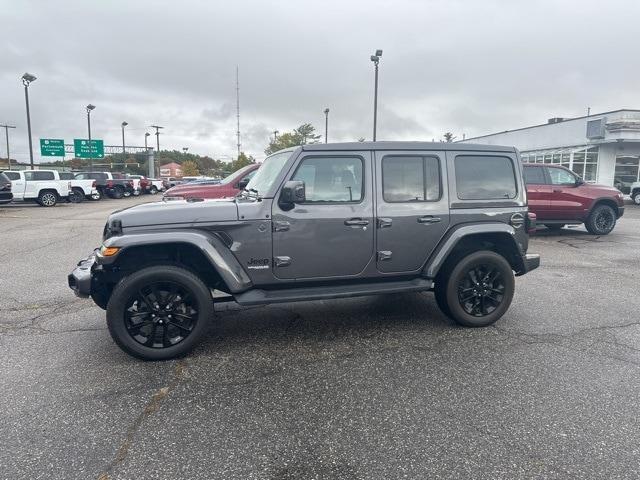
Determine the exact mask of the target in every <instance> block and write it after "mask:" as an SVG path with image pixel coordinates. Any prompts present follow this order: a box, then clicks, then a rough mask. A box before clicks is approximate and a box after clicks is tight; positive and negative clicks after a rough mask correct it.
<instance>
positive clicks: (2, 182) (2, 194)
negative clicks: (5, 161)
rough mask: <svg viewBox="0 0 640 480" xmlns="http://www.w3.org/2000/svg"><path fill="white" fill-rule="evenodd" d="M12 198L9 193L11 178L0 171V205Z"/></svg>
mask: <svg viewBox="0 0 640 480" xmlns="http://www.w3.org/2000/svg"><path fill="white" fill-rule="evenodd" d="M11 200H13V193H11V180H9V177H7V176H6V175H5V174H4V173H1V172H0V205H2V204H4V203H9V202H10V201H11Z"/></svg>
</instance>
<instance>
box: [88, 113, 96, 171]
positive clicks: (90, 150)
mask: <svg viewBox="0 0 640 480" xmlns="http://www.w3.org/2000/svg"><path fill="white" fill-rule="evenodd" d="M95 108H96V106H95V105H91V104H89V105H87V134H88V135H89V170H93V150H92V149H91V111H92V110H95Z"/></svg>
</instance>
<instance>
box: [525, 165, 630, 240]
mask: <svg viewBox="0 0 640 480" xmlns="http://www.w3.org/2000/svg"><path fill="white" fill-rule="evenodd" d="M524 179H525V183H526V184H527V196H528V198H529V209H530V210H531V211H532V212H533V213H535V214H536V217H537V221H538V223H542V224H544V225H545V226H546V227H547V228H549V229H551V230H559V229H561V228H562V227H564V226H565V225H571V224H573V225H575V224H581V223H584V225H585V227H586V228H587V230H588V231H589V233H591V234H593V235H606V234H608V233H609V232H611V231H612V230H613V228H614V227H615V226H616V221H617V220H618V218H620V217H621V216H622V215H623V214H624V200H623V197H622V193H621V192H620V191H619V190H617V189H616V188H613V187H607V186H605V185H594V184H589V183H585V182H584V181H583V180H582V179H581V178H580V177H579V176H577V175H576V174H575V173H573V172H572V171H571V170H569V169H568V168H565V167H562V166H560V165H546V164H540V163H525V164H524Z"/></svg>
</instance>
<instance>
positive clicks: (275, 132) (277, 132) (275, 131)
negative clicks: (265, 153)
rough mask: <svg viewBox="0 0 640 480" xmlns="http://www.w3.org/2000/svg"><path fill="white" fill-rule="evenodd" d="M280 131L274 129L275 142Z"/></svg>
mask: <svg viewBox="0 0 640 480" xmlns="http://www.w3.org/2000/svg"><path fill="white" fill-rule="evenodd" d="M279 133H280V132H279V131H278V130H274V131H273V142H274V143H275V142H277V141H278V134H279Z"/></svg>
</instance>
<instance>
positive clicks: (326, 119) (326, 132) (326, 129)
mask: <svg viewBox="0 0 640 480" xmlns="http://www.w3.org/2000/svg"><path fill="white" fill-rule="evenodd" d="M328 138H329V109H328V108H325V109H324V143H327V139H328Z"/></svg>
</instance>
